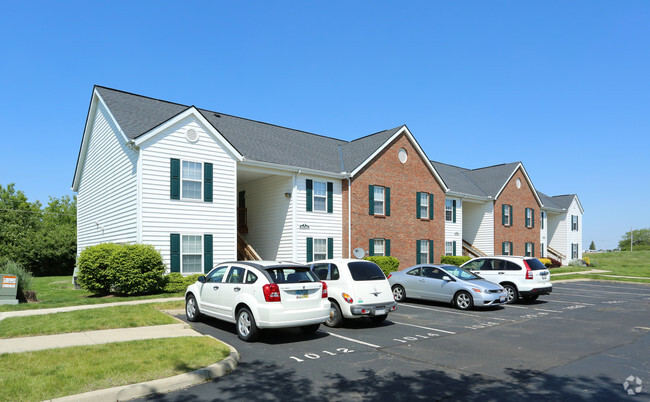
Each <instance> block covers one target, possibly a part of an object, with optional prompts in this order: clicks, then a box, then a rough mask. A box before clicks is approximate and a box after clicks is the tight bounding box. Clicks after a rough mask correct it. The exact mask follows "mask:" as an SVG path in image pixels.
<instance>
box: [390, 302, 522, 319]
mask: <svg viewBox="0 0 650 402" xmlns="http://www.w3.org/2000/svg"><path fill="white" fill-rule="evenodd" d="M400 306H404V307H412V308H419V309H421V310H429V311H435V312H436V313H447V314H456V315H464V316H467V317H474V318H481V319H483V318H485V319H487V318H489V319H491V320H500V321H515V320H510V319H507V318H497V317H482V316H480V315H478V314H467V313H459V312H458V311H448V310H443V309H438V308H429V307H423V306H415V305H413V304H405V303H400ZM393 314H395V313H393Z"/></svg>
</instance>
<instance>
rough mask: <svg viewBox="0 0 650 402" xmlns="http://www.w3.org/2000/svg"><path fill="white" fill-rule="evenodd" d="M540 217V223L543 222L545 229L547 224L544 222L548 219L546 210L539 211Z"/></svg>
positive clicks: (542, 226) (542, 225)
mask: <svg viewBox="0 0 650 402" xmlns="http://www.w3.org/2000/svg"><path fill="white" fill-rule="evenodd" d="M539 218H540V221H541V222H540V223H541V228H542V229H544V226H545V225H546V224H545V223H544V220H545V219H546V212H544V211H542V212H540V213H539Z"/></svg>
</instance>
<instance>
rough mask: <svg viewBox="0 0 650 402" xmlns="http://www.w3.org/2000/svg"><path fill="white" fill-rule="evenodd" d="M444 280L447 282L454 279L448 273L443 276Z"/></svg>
mask: <svg viewBox="0 0 650 402" xmlns="http://www.w3.org/2000/svg"><path fill="white" fill-rule="evenodd" d="M442 280H443V281H446V282H453V281H452V279H451V278H450V277H448V276H447V275H445V276H443V277H442Z"/></svg>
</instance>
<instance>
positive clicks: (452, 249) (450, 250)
mask: <svg viewBox="0 0 650 402" xmlns="http://www.w3.org/2000/svg"><path fill="white" fill-rule="evenodd" d="M445 255H456V242H455V241H446V242H445Z"/></svg>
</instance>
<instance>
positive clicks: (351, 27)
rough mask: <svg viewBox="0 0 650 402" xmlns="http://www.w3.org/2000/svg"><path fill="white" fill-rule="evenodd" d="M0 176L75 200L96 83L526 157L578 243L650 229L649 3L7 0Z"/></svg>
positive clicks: (478, 155) (290, 122) (428, 147)
mask: <svg viewBox="0 0 650 402" xmlns="http://www.w3.org/2000/svg"><path fill="white" fill-rule="evenodd" d="M0 37H1V38H3V39H2V40H1V41H0V57H1V58H2V63H0V127H2V129H1V131H0V135H1V144H2V145H1V149H2V152H0V184H2V185H3V186H6V185H7V184H9V183H12V182H13V183H16V187H17V189H19V190H22V191H24V192H25V193H26V194H27V196H28V198H29V200H30V201H35V200H41V201H42V202H47V200H48V196H55V197H61V196H63V195H66V194H70V195H72V194H73V193H72V191H71V190H70V185H71V182H72V177H73V174H74V169H75V164H76V161H77V154H78V151H79V145H80V142H81V136H82V131H83V127H84V123H85V119H86V114H87V112H88V106H89V102H90V96H91V92H92V88H93V85H95V84H97V85H102V86H107V87H111V88H115V89H120V90H124V91H128V92H133V93H137V94H141V95H146V96H150V97H154V98H159V99H164V100H169V101H173V102H178V103H183V104H188V105H196V106H197V107H201V108H206V109H210V110H215V111H219V112H222V113H227V114H232V115H236V116H241V117H246V118H250V119H254V120H259V121H264V122H268V123H273V124H277V125H282V126H286V127H290V128H295V129H300V130H304V131H309V132H313V133H317V134H322V135H326V136H331V137H336V138H341V139H345V140H352V139H355V138H358V137H361V136H364V135H367V134H371V133H374V132H377V131H381V130H384V129H387V128H392V127H396V126H399V125H401V124H406V125H407V126H408V127H409V129H410V130H411V132H412V133H413V134H414V135H415V137H416V138H417V140H418V141H419V143H420V145H421V146H422V148H423V149H424V151H425V152H426V153H427V155H428V156H429V158H431V159H433V160H437V161H440V162H444V163H449V164H452V165H458V166H463V167H468V168H477V167H483V166H489V165H495V164H500V163H506V162H514V161H522V162H523V164H524V166H525V167H526V169H527V171H528V173H529V175H530V176H531V178H532V180H533V184H534V185H535V187H536V188H537V189H538V190H540V191H542V192H544V193H546V194H549V195H561V194H569V193H577V194H578V196H579V198H580V200H581V202H582V204H583V207H584V209H585V215H584V219H583V223H584V226H583V229H584V232H583V241H584V244H583V246H584V247H585V248H586V247H588V245H589V243H590V242H591V241H592V240H593V241H595V242H596V246H598V247H599V248H611V247H615V246H616V244H617V242H618V240H620V237H621V236H622V235H623V234H624V233H625V232H627V231H629V230H630V227H632V226H633V227H635V228H644V227H650V212H649V208H648V199H649V198H650V197H649V196H650V189H649V188H650V185H649V184H650V178H649V173H650V167H649V162H650V139H649V138H650V113H649V112H650V2H648V1H624V2H617V1H607V2H603V1H593V0H590V1H571V2H567V1H538V2H529V1H527V2H522V1H456V2H450V1H444V2H443V1H411V2H395V1H354V2H350V1H345V2H338V1H327V2H315V1H309V2H295V1H292V2H286V1H273V2H269V1H264V2H263V1H255V2H253V1H251V2H245V1H242V2H234V1H228V2H221V1H209V2H201V1H183V2H180V1H179V2H169V1H128V2H126V1H101V2H100V1H82V2H73V1H69V2H38V1H37V2H34V1H30V2H8V3H5V4H3V11H2V13H1V14H0Z"/></svg>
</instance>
